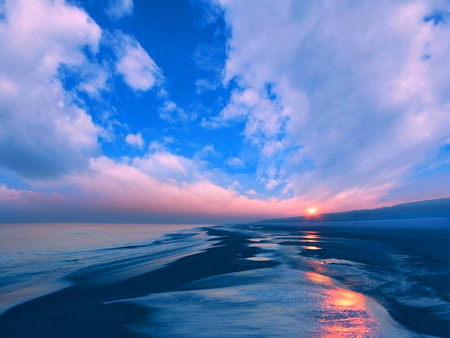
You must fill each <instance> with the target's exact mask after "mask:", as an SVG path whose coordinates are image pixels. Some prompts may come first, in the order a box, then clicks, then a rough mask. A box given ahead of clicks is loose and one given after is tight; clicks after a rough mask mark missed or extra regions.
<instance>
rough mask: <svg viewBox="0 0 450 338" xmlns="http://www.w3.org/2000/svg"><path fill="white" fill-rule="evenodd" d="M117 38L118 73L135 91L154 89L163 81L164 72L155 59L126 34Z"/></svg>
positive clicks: (118, 35)
mask: <svg viewBox="0 0 450 338" xmlns="http://www.w3.org/2000/svg"><path fill="white" fill-rule="evenodd" d="M115 38H116V40H117V42H116V43H117V47H116V53H117V56H118V58H119V61H118V63H117V65H116V69H117V72H118V73H119V74H121V75H122V76H123V78H124V80H125V82H126V83H127V84H128V85H129V86H130V87H131V88H132V89H134V90H141V91H146V90H149V89H150V88H152V87H154V86H155V85H156V84H157V82H158V81H159V80H161V79H162V72H161V70H160V69H159V68H158V66H157V65H156V63H155V62H154V61H153V59H152V58H151V57H150V56H149V55H148V53H147V52H146V51H145V50H144V48H142V46H141V45H140V44H139V42H138V41H136V40H135V39H134V38H132V37H130V36H128V35H125V34H117V36H116V37H115Z"/></svg>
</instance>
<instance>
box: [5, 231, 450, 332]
mask: <svg viewBox="0 0 450 338" xmlns="http://www.w3.org/2000/svg"><path fill="white" fill-rule="evenodd" d="M372 225H374V224H373V223H372ZM204 231H206V233H207V235H208V239H207V241H208V242H209V245H208V246H205V248H204V249H202V250H198V249H196V250H195V251H193V252H192V253H190V254H186V255H183V256H182V257H180V258H177V257H172V259H171V260H170V261H168V263H167V264H165V265H164V266H162V267H159V268H157V269H153V268H152V264H149V265H148V268H147V269H146V265H142V264H140V265H139V266H140V270H139V271H138V272H136V271H135V272H134V273H133V274H132V275H127V274H125V275H123V276H125V277H123V278H119V277H117V276H121V275H122V274H120V273H117V271H118V264H111V265H104V266H101V267H92V268H90V269H87V270H85V271H82V272H79V273H74V274H71V275H70V276H68V277H67V278H68V279H69V280H71V281H72V282H73V283H74V285H72V286H70V287H68V288H65V289H63V290H60V291H57V292H54V293H52V294H49V295H45V296H43V297H40V298H37V299H34V300H31V301H28V302H26V303H23V304H20V305H18V306H15V307H13V308H11V309H9V310H8V311H6V312H5V313H4V314H3V315H1V316H0V336H2V337H3V336H4V337H139V336H173V335H177V336H185V337H195V336H199V337H200V336H205V337H208V336H209V337H215V336H217V337H219V336H220V337H222V336H224V337H225V336H227V334H228V335H231V336H239V335H240V333H241V334H245V333H248V335H254V336H258V335H263V336H264V335H267V334H268V333H267V332H274V330H275V329H276V327H275V326H276V325H278V324H276V323H280V322H283V321H284V322H285V323H286V325H284V327H281V326H280V330H279V331H278V332H279V336H292V335H291V334H293V332H297V334H295V335H293V336H311V335H312V334H313V333H319V334H321V336H327V335H330V334H331V335H332V334H336V333H340V334H348V335H351V334H362V335H363V336H364V334H366V336H384V337H400V336H405V337H408V336H415V335H416V333H422V334H428V335H435V336H442V337H445V336H446V335H448V332H450V321H449V320H448V317H447V316H448V313H450V312H449V309H450V307H449V301H450V299H449V296H448V294H449V287H448V285H450V267H449V263H450V262H449V260H450V251H449V250H450V249H449V246H448V243H449V240H450V236H449V231H448V230H447V229H446V228H436V229H430V228H429V229H423V228H419V229H408V230H405V229H401V227H397V228H387V229H383V230H380V229H379V228H377V227H376V226H373V227H365V228H362V227H359V226H358V227H343V228H339V227H336V226H331V227H328V226H322V227H320V228H317V227H313V228H311V226H310V225H307V226H304V227H301V226H298V225H296V226H295V227H292V226H284V227H277V226H273V225H261V224H259V225H252V226H249V225H242V226H227V227H215V228H207V229H204ZM126 264H127V262H126V261H124V262H121V263H120V271H123V269H124V266H126ZM99 271H101V273H100V275H101V276H103V277H104V276H115V278H112V279H111V280H109V281H108V279H107V278H101V279H98V276H99ZM130 276H131V277H130ZM99 280H100V282H99ZM92 281H97V282H92ZM383 307H384V308H383ZM385 309H387V311H388V312H386V310H385ZM194 312H195V313H197V314H196V315H195V316H193V315H192V313H194ZM388 313H389V314H388ZM277 316H278V317H277ZM390 316H392V318H394V319H395V320H396V321H397V323H395V322H394V321H393V320H392V319H391V317H390ZM271 318H272V319H271ZM275 319H276V321H275ZM271 320H274V322H273V323H272V324H270V322H271ZM227 321H228V324H227ZM158 327H159V328H160V329H158ZM233 327H234V329H233V330H232V328H233ZM146 328H147V329H146ZM208 328H209V330H210V331H209V332H208ZM221 328H222V329H221ZM292 328H294V329H295V330H296V331H295V330H292ZM407 329H409V331H408V330H407ZM171 330H172V331H171ZM220 330H223V331H222V334H221V332H220ZM227 330H228V331H227ZM258 330H260V331H259V332H258ZM271 330H272V331H271ZM283 330H284V331H283ZM171 332H172V334H171ZM227 332H228V333H227ZM415 332H416V333H415ZM344 336H345V335H344Z"/></svg>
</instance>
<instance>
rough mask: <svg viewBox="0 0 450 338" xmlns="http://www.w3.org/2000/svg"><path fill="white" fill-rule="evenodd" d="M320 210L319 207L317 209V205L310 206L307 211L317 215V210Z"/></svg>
mask: <svg viewBox="0 0 450 338" xmlns="http://www.w3.org/2000/svg"><path fill="white" fill-rule="evenodd" d="M318 211H319V209H317V208H316V207H309V208H308V209H307V210H306V212H307V213H308V215H316V214H317V212H318Z"/></svg>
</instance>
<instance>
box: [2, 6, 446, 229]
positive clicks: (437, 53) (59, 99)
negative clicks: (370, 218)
mask: <svg viewBox="0 0 450 338" xmlns="http://www.w3.org/2000/svg"><path fill="white" fill-rule="evenodd" d="M0 45H1V46H2V47H1V53H0V222H137V223H146V222H159V223H161V222H182V223H189V222H203V223H204V222H231V221H247V220H254V219H255V220H256V219H262V218H270V217H289V216H297V215H302V214H305V210H307V209H308V208H310V207H315V208H317V209H318V210H319V211H320V212H332V211H343V210H351V209H366V208H375V207H380V206H386V205H393V204H396V203H401V202H407V201H413V200H424V199H432V198H440V197H448V196H450V90H449V88H450V58H449V57H448V56H449V55H450V3H449V2H448V1H426V0H421V1H401V0H399V1H384V0H379V1H365V0H361V1H354V0H343V1H331V0H330V1H327V0H324V1H297V0H277V1H272V0H246V1H241V0H219V1H213V0H211V1H204V0H165V1H159V0H102V1H97V0H71V1H69V0H65V1H64V0H53V1H52V0H33V1H29V0H0Z"/></svg>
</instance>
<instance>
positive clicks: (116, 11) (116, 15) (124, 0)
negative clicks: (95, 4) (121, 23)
mask: <svg viewBox="0 0 450 338" xmlns="http://www.w3.org/2000/svg"><path fill="white" fill-rule="evenodd" d="M133 7H134V5H133V0H109V7H107V8H106V10H105V12H106V14H108V16H109V17H110V18H111V19H113V20H118V19H121V18H123V17H124V16H130V15H131V14H133Z"/></svg>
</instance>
